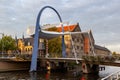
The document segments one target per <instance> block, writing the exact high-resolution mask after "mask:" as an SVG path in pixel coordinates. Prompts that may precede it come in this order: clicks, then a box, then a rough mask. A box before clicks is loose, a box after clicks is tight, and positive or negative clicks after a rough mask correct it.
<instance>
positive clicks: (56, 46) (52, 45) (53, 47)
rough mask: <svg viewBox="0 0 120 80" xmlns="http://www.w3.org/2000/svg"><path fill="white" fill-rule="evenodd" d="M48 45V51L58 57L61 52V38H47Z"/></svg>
mask: <svg viewBox="0 0 120 80" xmlns="http://www.w3.org/2000/svg"><path fill="white" fill-rule="evenodd" d="M48 46H49V49H48V52H49V53H51V55H55V56H59V57H60V56H61V53H62V41H61V38H59V37H57V38H53V39H51V40H49V41H48Z"/></svg>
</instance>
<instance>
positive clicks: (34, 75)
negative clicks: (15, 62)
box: [30, 72, 37, 80]
mask: <svg viewBox="0 0 120 80" xmlns="http://www.w3.org/2000/svg"><path fill="white" fill-rule="evenodd" d="M30 77H31V79H32V80H37V73H36V72H30Z"/></svg>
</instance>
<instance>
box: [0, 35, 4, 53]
mask: <svg viewBox="0 0 120 80" xmlns="http://www.w3.org/2000/svg"><path fill="white" fill-rule="evenodd" d="M0 34H1V35H2V38H3V36H4V33H0ZM3 46H4V44H3V42H2V54H3V50H4V48H3Z"/></svg>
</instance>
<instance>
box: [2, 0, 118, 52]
mask: <svg viewBox="0 0 120 80" xmlns="http://www.w3.org/2000/svg"><path fill="white" fill-rule="evenodd" d="M48 5H49V6H52V7H54V8H55V9H56V10H57V11H58V12H59V14H60V15H61V17H62V20H63V22H69V24H76V23H79V25H80V28H81V29H82V31H87V30H90V29H91V30H92V33H93V36H94V39H95V43H96V44H98V45H101V46H105V47H107V48H108V49H110V50H111V51H116V52H119V53H120V0H0V33H4V34H6V35H11V36H13V37H14V36H15V35H17V36H18V37H22V34H23V33H24V34H25V35H26V30H27V28H28V27H32V26H35V25H36V18H37V15H38V12H39V11H40V9H41V8H42V7H44V6H48ZM40 23H41V24H54V23H55V24H56V23H59V19H58V17H57V15H56V14H55V12H54V11H52V10H50V9H46V10H45V11H44V12H43V14H42V18H41V22H40Z"/></svg>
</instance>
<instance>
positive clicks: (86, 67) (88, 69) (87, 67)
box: [82, 62, 99, 73]
mask: <svg viewBox="0 0 120 80" xmlns="http://www.w3.org/2000/svg"><path fill="white" fill-rule="evenodd" d="M82 72H83V73H98V72H99V65H95V64H88V63H85V62H83V63H82Z"/></svg>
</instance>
